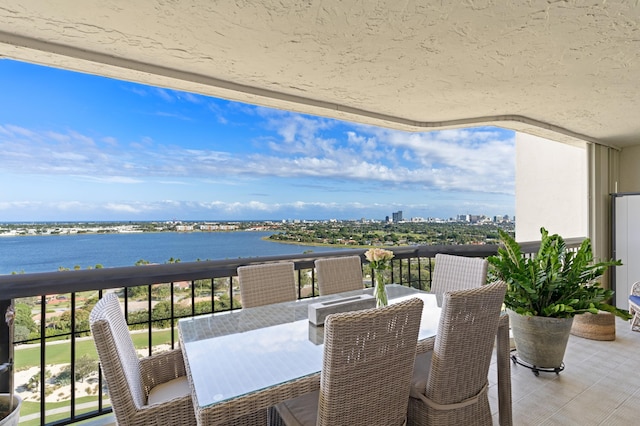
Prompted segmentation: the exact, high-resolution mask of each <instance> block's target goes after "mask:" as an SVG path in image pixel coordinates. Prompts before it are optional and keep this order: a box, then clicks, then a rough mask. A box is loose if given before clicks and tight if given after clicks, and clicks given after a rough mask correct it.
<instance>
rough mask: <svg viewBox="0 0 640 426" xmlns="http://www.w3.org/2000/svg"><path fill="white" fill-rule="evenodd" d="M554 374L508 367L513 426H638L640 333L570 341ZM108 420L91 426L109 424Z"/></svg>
mask: <svg viewBox="0 0 640 426" xmlns="http://www.w3.org/2000/svg"><path fill="white" fill-rule="evenodd" d="M564 363H565V369H564V371H562V372H560V373H559V374H557V375H556V374H555V373H545V372H541V373H540V375H539V376H537V377H536V376H535V375H534V374H533V373H532V372H531V370H529V369H528V368H526V367H523V366H521V365H514V364H513V363H511V378H512V388H511V390H512V398H513V424H514V426H538V425H545V426H551V425H562V426H573V425H575V426H578V425H579V426H590V425H594V426H595V425H606V426H616V425H625V426H627V425H634V424H640V333H638V332H632V331H631V328H630V326H629V323H628V322H625V321H623V320H621V319H618V318H616V340H614V341H596V340H589V339H584V338H581V337H576V336H573V335H572V336H570V338H569V343H568V345H567V351H566V353H565V357H564ZM495 376H496V373H495V358H494V365H492V371H491V372H490V374H489V378H490V381H491V387H490V388H489V399H490V402H491V407H492V412H493V413H494V424H495V425H498V424H499V421H498V415H497V412H498V404H497V391H496V386H495ZM113 421H114V418H113V416H104V417H102V418H100V419H95V420H93V421H92V422H90V424H91V425H92V426H106V425H113V424H114V422H113Z"/></svg>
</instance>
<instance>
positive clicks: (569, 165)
mask: <svg viewBox="0 0 640 426" xmlns="http://www.w3.org/2000/svg"><path fill="white" fill-rule="evenodd" d="M586 147H587V145H586V143H585V144H584V145H582V146H573V145H567V144H563V143H559V142H555V141H550V140H548V139H543V138H540V137H537V136H532V135H528V134H525V133H516V241H519V242H524V241H534V240H539V239H540V228H541V227H543V226H544V227H545V228H546V229H547V230H548V231H549V232H550V233H557V234H560V235H561V236H562V237H563V238H572V237H588V236H589V214H588V212H589V205H588V194H589V192H588V191H589V186H588V182H589V179H588V171H587V164H588V163H587V149H586Z"/></svg>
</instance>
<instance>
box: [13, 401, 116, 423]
mask: <svg viewBox="0 0 640 426" xmlns="http://www.w3.org/2000/svg"><path fill="white" fill-rule="evenodd" d="M69 402H70V401H69V400H67V401H60V402H48V403H47V410H54V409H56V408H65V407H69ZM88 402H95V406H91V407H86V408H81V409H78V408H76V415H79V414H82V413H86V412H89V411H93V410H96V409H97V408H98V397H97V396H83V397H81V398H77V399H76V406H78V405H80V404H83V403H88ZM105 402H106V404H105V405H104V406H105V407H107V406H108V405H109V403H108V401H105ZM70 411H71V410H70V409H69V410H67V411H65V412H62V413H56V414H48V415H47V423H51V422H54V421H56V420H62V419H67V418H69V414H70ZM36 413H40V403H39V402H31V401H25V402H23V403H22V408H21V409H20V417H22V418H24V417H25V416H28V415H29V414H36ZM39 424H40V417H39V416H38V417H37V418H34V419H32V420H27V421H21V422H20V425H21V426H25V425H26V426H37V425H39Z"/></svg>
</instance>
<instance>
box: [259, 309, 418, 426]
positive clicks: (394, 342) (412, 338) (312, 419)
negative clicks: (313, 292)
mask: <svg viewBox="0 0 640 426" xmlns="http://www.w3.org/2000/svg"><path fill="white" fill-rule="evenodd" d="M422 305H423V303H422V301H421V300H420V299H418V298H413V299H409V300H407V301H404V302H400V303H397V304H392V305H389V306H386V307H383V308H374V309H367V310H363V311H356V312H348V313H342V314H333V315H329V316H328V317H327V320H326V322H325V338H324V340H325V344H324V358H323V364H322V372H321V374H320V390H319V391H317V392H311V393H308V394H306V395H303V396H301V397H298V398H294V399H290V400H287V401H285V402H283V403H280V404H278V405H276V407H275V409H274V410H272V424H273V425H282V424H284V425H314V426H315V425H316V424H317V425H321V426H329V425H331V426H333V425H350V426H359V425H362V426H370V425H398V426H400V425H402V424H403V423H404V421H405V419H406V414H407V411H406V410H407V402H408V400H409V383H410V379H411V370H412V369H413V362H414V359H415V353H416V343H417V339H418V330H419V327H420V317H421V315H422Z"/></svg>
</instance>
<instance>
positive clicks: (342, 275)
mask: <svg viewBox="0 0 640 426" xmlns="http://www.w3.org/2000/svg"><path fill="white" fill-rule="evenodd" d="M315 267H316V273H317V274H318V292H319V293H320V296H324V295H327V294H333V293H342V292H345V291H351V290H361V289H362V288H363V287H364V284H363V281H362V260H361V259H360V256H347V257H331V258H324V259H317V260H316V261H315Z"/></svg>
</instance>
